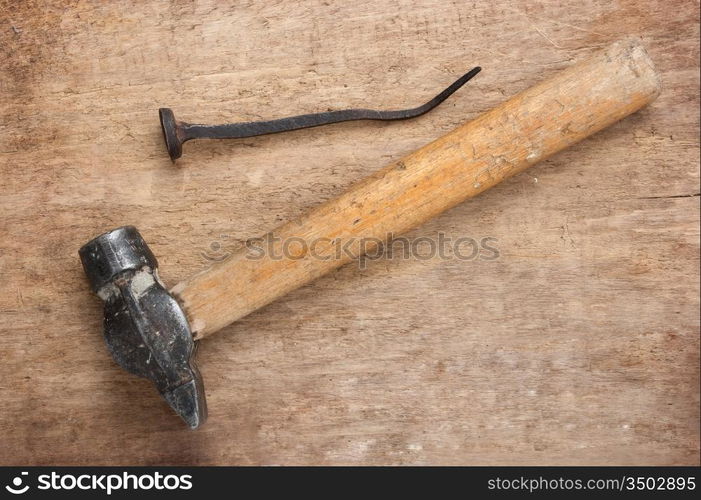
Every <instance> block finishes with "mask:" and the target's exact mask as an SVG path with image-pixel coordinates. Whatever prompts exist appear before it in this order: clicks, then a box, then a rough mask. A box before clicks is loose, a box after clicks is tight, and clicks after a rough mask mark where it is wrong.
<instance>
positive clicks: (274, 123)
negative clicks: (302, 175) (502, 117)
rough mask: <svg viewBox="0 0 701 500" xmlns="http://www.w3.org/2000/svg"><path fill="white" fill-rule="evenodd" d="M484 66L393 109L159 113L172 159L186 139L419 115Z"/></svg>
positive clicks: (164, 110) (252, 134) (240, 136)
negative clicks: (199, 116) (205, 121)
mask: <svg viewBox="0 0 701 500" xmlns="http://www.w3.org/2000/svg"><path fill="white" fill-rule="evenodd" d="M481 70H482V68H480V67H479V66H476V67H474V68H472V69H471V70H470V71H468V72H467V73H465V74H464V75H462V76H461V77H460V78H458V79H457V80H455V81H454V82H453V83H452V84H451V85H450V86H448V87H447V88H446V89H445V90H443V91H442V92H441V93H440V94H438V95H437V96H435V97H434V98H433V99H431V100H430V101H428V102H426V103H424V104H422V105H420V106H417V107H414V108H408V109H399V110H392V111H380V110H375V109H364V108H358V109H342V110H336V111H325V112H323V113H309V114H304V115H297V116H290V117H287V118H279V119H277V120H266V121H255V122H240V123H227V124H224V125H201V124H195V123H186V122H182V121H179V120H176V119H175V114H174V113H173V111H172V110H171V109H170V108H160V109H159V110H158V113H159V116H160V119H161V127H162V128H163V138H164V140H165V143H166V148H167V149H168V154H169V155H170V159H171V160H173V161H175V160H177V159H178V158H180V157H181V156H182V154H183V148H182V145H183V143H185V142H187V141H190V140H193V139H243V138H245V137H255V136H259V135H268V134H278V133H280V132H289V131H291V130H299V129H303V128H311V127H319V126H322V125H330V124H332V123H340V122H349V121H355V120H375V121H396V120H407V119H409V118H416V117H418V116H421V115H423V114H426V113H428V112H429V111H431V110H432V109H434V108H435V107H436V106H438V105H439V104H441V103H442V102H443V101H445V100H446V99H447V98H448V97H450V96H451V95H453V94H454V93H455V92H456V91H457V90H458V89H459V88H460V87H462V86H463V85H465V84H466V83H467V82H469V81H470V80H471V79H472V78H473V77H475V76H476V75H477V73H479V72H480V71H481Z"/></svg>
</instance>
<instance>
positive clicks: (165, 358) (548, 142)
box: [80, 38, 660, 429]
mask: <svg viewBox="0 0 701 500" xmlns="http://www.w3.org/2000/svg"><path fill="white" fill-rule="evenodd" d="M659 93H660V79H659V76H658V74H657V72H656V71H655V69H654V67H653V64H652V62H651V60H650V58H649V56H648V54H647V53H646V51H645V49H644V48H643V47H642V45H641V43H640V41H639V40H638V39H636V38H626V39H624V40H621V41H618V42H616V43H613V44H612V45H610V46H608V47H607V48H605V49H603V50H601V51H599V52H597V53H595V54H594V55H592V56H591V57H589V58H588V59H586V60H584V61H582V62H579V63H578V64H575V65H573V66H571V67H570V68H568V69H566V70H563V71H561V72H560V73H558V74H556V75H555V76H553V77H551V78H549V79H547V80H545V81H543V82H542V83H540V84H538V85H536V86H534V87H532V88H530V89H528V90H526V91H524V92H522V93H520V94H518V95H516V96H515V97H513V98H511V99H510V100H508V101H507V102H505V103H503V104H501V105H500V106H498V107H497V108H495V109H493V110H491V111H488V112H486V113H484V114H482V115H481V116H479V117H477V118H476V119H474V120H472V121H470V122H468V123H466V124H464V125H461V126H460V127H458V128H456V129H455V130H453V131H452V132H450V133H448V134H447V135H445V136H443V137H441V138H439V139H437V140H435V141H433V142H431V143H430V144H428V145H426V146H424V147H423V148H421V149H419V150H417V151H415V152H413V153H411V154H409V155H407V156H405V157H404V158H402V159H401V160H399V161H396V162H394V163H392V164H390V165H388V166H387V167H385V168H384V169H382V170H380V171H378V172H376V173H375V174H373V175H371V176H369V177H368V178H366V179H365V180H363V181H361V182H360V183H358V184H356V185H354V186H353V187H351V188H350V189H349V190H348V191H346V192H345V193H344V194H342V195H341V196H339V197H338V198H336V199H333V200H331V201H328V202H326V203H324V204H322V205H320V206H319V207H317V208H315V209H314V210H312V211H310V212H309V213H307V214H306V215H304V216H302V217H300V218H299V219H297V220H295V221H293V222H289V223H287V224H284V225H282V226H280V227H278V228H277V229H275V230H274V231H272V233H270V234H269V235H266V238H267V240H268V241H272V242H273V243H272V245H273V246H272V249H271V251H270V252H267V253H266V254H265V255H263V256H262V257H260V258H256V259H251V258H247V255H246V252H245V251H241V252H239V253H236V254H234V255H232V256H230V257H229V258H228V259H226V260H225V261H222V262H219V263H217V264H214V265H213V266H211V267H210V268H208V269H206V270H205V271H202V272H200V273H199V274H196V275H194V276H192V277H191V278H189V279H187V280H185V281H183V282H181V283H179V284H177V285H175V286H174V287H173V288H171V289H170V291H168V290H167V288H166V287H165V285H163V283H162V282H161V281H160V279H159V277H158V273H157V261H156V258H155V257H154V255H153V254H152V253H151V251H150V250H149V249H148V247H147V246H146V243H145V242H144V240H143V239H142V238H141V236H140V235H139V233H138V232H137V230H136V229H135V228H134V227H131V226H125V227H121V228H118V229H115V230H113V231H111V232H109V233H105V234H103V235H101V236H98V237H97V238H95V239H94V240H92V241H90V242H89V243H87V244H86V245H85V246H83V247H82V248H81V249H80V257H81V260H82V263H83V267H84V269H85V272H86V274H87V276H88V278H89V280H90V283H91V285H92V288H93V290H94V291H95V292H96V293H97V294H98V295H99V296H100V297H101V298H102V299H103V300H104V301H105V319H104V330H105V338H106V340H107V346H108V348H109V350H110V352H111V353H112V356H113V357H114V359H115V360H116V361H117V362H118V363H119V364H120V365H121V366H122V367H123V368H125V369H127V370H128V371H130V372H132V373H135V374H137V375H140V376H144V377H148V378H149V379H150V380H152V381H153V382H154V384H155V385H156V388H157V389H158V391H159V392H160V393H161V395H162V396H163V397H164V398H165V399H166V401H167V402H168V403H169V404H170V406H171V407H172V408H173V409H174V410H175V411H176V412H177V413H178V414H179V415H180V416H181V417H182V418H183V419H184V420H185V421H186V422H187V424H188V425H189V426H190V427H191V428H193V429H194V428H197V427H199V426H200V425H201V424H202V423H203V422H204V420H205V418H206V414H207V410H206V403H205V397H204V390H203V387H202V380H201V377H200V375H199V372H198V371H197V367H196V365H195V362H194V359H193V358H194V352H195V344H196V341H198V340H200V339H202V338H204V337H206V336H208V335H210V334H212V333H214V332H216V331H218V330H220V329H222V328H224V327H225V326H227V325H229V324H230V323H232V322H234V321H236V320H238V319H240V318H242V317H243V316H246V315H247V314H249V313H251V312H253V311H255V310H256V309H258V308H260V307H263V306H264V305H266V304H268V303H270V302H272V301H273V300H275V299H277V298H279V297H281V296H282V295H284V294H286V293H287V292H290V291H291V290H294V289H295V288H298V287H300V286H302V285H304V284H306V283H309V282H310V281H312V280H314V279H316V278H318V277H319V276H322V275H323V274H325V273H327V272H329V271H331V270H333V269H336V268H337V267H339V266H341V265H343V264H345V263H347V262H349V261H350V260H351V259H352V255H360V253H361V252H362V251H369V250H372V249H373V245H372V244H371V245H365V244H363V245H361V241H380V240H385V239H386V238H387V235H392V234H394V235H396V234H401V233H402V232H405V231H407V230H409V229H412V228H414V227H416V226H417V225H419V224H421V223H423V222H424V221H426V220H428V219H430V218H431V217H434V216H436V215H438V214H440V213H441V212H443V211H445V210H448V209H449V208H451V207H453V206H455V205H457V204H459V203H461V202H462V201H464V200H466V199H468V198H471V197H473V196H475V195H477V194H479V193H481V192H482V191H485V190H486V189H488V188H490V187H492V186H494V185H496V184H497V183H499V182H501V181H502V180H504V179H506V178H508V177H511V176H512V175H515V174H517V173H519V172H521V171H522V170H524V169H526V168H527V167H529V166H531V165H533V164H535V163H537V162H539V161H540V160H543V159H545V158H547V157H549V156H551V155H552V154H554V153H557V152H558V151H560V150H562V149H564V148H566V147H567V146H570V145H571V144H574V143H576V142H578V141H581V140H582V139H584V138H586V137H588V136H590V135H591V134H594V133H595V132H597V131H599V130H601V129H603V128H605V127H607V126H609V125H611V124H613V123H614V122H616V121H618V120H620V119H622V118H624V117H625V116H627V115H629V114H631V113H633V112H635V111H637V110H639V109H640V108H642V107H644V106H645V105H647V104H649V103H650V102H652V101H653V100H654V99H655V98H656V97H657V95H658V94H659ZM291 238H294V239H295V241H298V242H304V243H305V244H302V245H300V248H301V249H300V251H299V253H298V254H296V255H294V256H292V257H293V258H283V259H279V258H273V257H272V255H280V254H282V253H283V252H282V245H283V242H285V241H289V240H290V239H291ZM320 242H325V244H323V245H322V244H319V243H320ZM312 243H316V244H315V255H314V256H312V255H310V254H309V251H308V249H309V247H310V245H311V244H312ZM336 245H344V248H349V249H350V250H351V252H344V253H342V254H337V252H336ZM346 245H347V246H346ZM324 257H328V258H324Z"/></svg>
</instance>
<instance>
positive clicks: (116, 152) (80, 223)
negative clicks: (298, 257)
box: [0, 0, 699, 465]
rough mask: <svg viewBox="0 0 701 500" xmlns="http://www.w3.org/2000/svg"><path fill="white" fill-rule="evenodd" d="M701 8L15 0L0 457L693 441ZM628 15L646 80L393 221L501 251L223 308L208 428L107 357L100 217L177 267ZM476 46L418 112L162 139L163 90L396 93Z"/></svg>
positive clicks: (391, 455) (435, 131)
mask: <svg viewBox="0 0 701 500" xmlns="http://www.w3.org/2000/svg"><path fill="white" fill-rule="evenodd" d="M507 4H508V5H507ZM698 9H699V5H698V2H697V1H671V2H670V1H669V0H664V1H663V0H660V1H630V0H625V1H624V0H620V1H613V2H612V1H609V0H585V1H581V0H578V1H567V2H542V3H541V2H538V3H536V2H528V1H517V2H508V3H506V2H505V3H503V5H496V2H487V1H473V2H461V1H452V2H449V1H443V0H394V1H388V2H378V1H375V0H357V1H354V2H334V1H318V0H315V1H308V2H307V1H305V2H301V1H300V2H297V1H281V2H253V1H251V2H232V4H231V5H229V6H227V5H225V3H224V2H219V1H215V0H201V1H195V2H190V1H173V2H133V3H131V2H110V3H109V4H108V3H106V2H105V3H103V2H97V1H94V2H76V3H73V2H65V3H64V2H40V1H27V2H12V1H9V0H8V1H5V2H3V6H2V14H1V21H0V53H1V57H0V114H1V117H0V173H1V175H0V375H1V376H0V400H1V401H2V409H1V410H0V464H4V465H7V464H64V465H67V464H698V463H699V262H698V261H699V197H698V193H699V17H698V12H699V11H698ZM631 33H637V34H639V35H641V36H642V38H643V40H644V42H645V44H646V46H647V47H648V49H649V52H650V54H651V56H652V58H653V59H654V61H655V62H656V64H657V66H658V68H659V70H660V71H661V73H662V79H663V85H664V90H663V93H662V95H661V96H660V98H659V99H658V100H657V101H656V102H655V103H654V104H653V105H652V106H651V107H649V108H647V109H645V110H643V111H642V112H640V113H638V114H636V115H634V116H632V117H630V118H628V119H626V120H625V121H624V122H621V123H619V124H617V125H615V126H613V127H612V128H610V129H608V130H606V131H604V132H602V133H600V134H598V135H596V136H595V137H593V138H591V139H589V140H587V141H585V142H583V143H581V144H579V145H577V146H576V147H573V148H571V149H569V150H567V151H566V152H564V153H561V154H559V155H557V156H556V157H554V158H552V159H550V160H549V161H547V162H545V163H543V164H541V165H539V166H536V167H534V168H533V169H531V170H530V171H528V172H527V173H524V174H522V175H520V176H518V177H515V178H513V179H511V180H509V181H507V182H506V183H504V184H502V185H500V186H498V187H497V188H495V189H493V190H491V191H489V192H487V193H485V194H483V195H481V196H480V197H478V198H476V199H473V200H471V201H469V202H467V203H465V204H463V205H461V206H459V207H457V208H456V209H454V210H452V211H450V212H448V213H446V214H444V215H443V216H441V217H439V218H437V219H435V220H434V221H432V222H430V223H429V224H427V225H425V226H423V227H421V228H420V229H418V230H415V231H414V232H412V233H411V234H410V235H409V236H410V237H412V238H418V237H424V236H425V237H434V238H435V237H437V235H438V233H439V232H444V233H445V234H446V236H448V237H451V238H453V239H454V238H458V237H463V236H471V237H475V238H481V237H486V236H491V237H495V238H497V239H498V244H497V245H496V246H497V247H498V249H499V252H500V257H499V259H497V260H495V261H485V260H479V259H478V260H474V261H461V260H457V259H440V258H438V257H435V258H430V259H424V260H421V259H409V260H403V259H400V258H396V257H395V258H394V259H391V260H389V259H381V260H377V261H373V262H370V263H369V264H368V266H367V268H366V269H364V270H362V269H359V267H358V266H357V265H356V266H354V265H350V266H347V267H345V268H343V269H341V270H339V271H338V272H335V273H334V274H332V275H330V276H327V277H324V278H323V279H321V280H319V281H318V282H316V283H315V284H313V285H310V286H307V287H304V288H303V289H300V290H298V291H296V292H294V293H292V294H290V295H289V296H287V297H286V298H285V299H283V300H280V301H278V302H276V303H274V304H272V305H270V306H268V307H266V308H265V309H263V310H260V311H258V312H256V313H254V314H253V315H251V316H249V317H247V318H245V319H244V320H242V321H240V322H238V323H237V324H234V325H232V326H230V327H228V328H226V329H225V330H224V331H223V332H221V333H219V334H217V335H215V336H213V337H212V338H210V339H207V340H206V341H205V342H203V344H202V346H201V350H200V353H199V363H200V366H201V368H202V372H203V375H204V378H205V382H206V387H207V398H208V401H209V406H210V419H209V422H208V423H207V425H206V426H205V427H204V428H203V429H201V430H199V431H197V432H190V431H187V430H186V429H185V428H184V427H183V425H182V424H181V422H180V421H179V420H178V419H177V418H175V417H174V416H173V415H172V414H171V412H170V410H169V408H168V407H167V406H166V405H165V404H164V403H162V402H161V401H160V400H159V398H158V397H157V395H156V394H155V392H154V391H153V389H152V388H151V387H150V385H149V383H148V382H147V381H145V380H141V379H137V378H135V377H133V376H130V375H128V374H126V373H125V372H123V371H122V370H121V369H119V368H118V367H117V366H116V365H115V363H114V362H113V361H112V360H111V359H110V357H109V355H108V353H107V352H106V348H105V345H104V343H103V340H102V335H101V318H102V311H101V302H100V301H99V299H97V298H96V297H94V296H93V295H91V294H90V292H89V290H88V287H87V284H86V281H85V278H84V276H83V273H82V270H81V268H80V263H79V261H78V256H77V250H78V248H79V247H80V245H81V244H83V243H84V242H86V241H87V240H88V239H90V238H91V237H93V236H95V235H97V234H99V233H100V232H102V231H104V230H107V229H110V228H112V227H115V226H119V225H123V224H135V225H137V226H138V227H139V228H140V230H141V231H142V233H143V234H144V236H145V237H146V239H147V241H148V242H149V243H150V245H151V247H152V248H153V250H154V251H155V253H156V255H157V256H158V257H159V260H160V264H161V275H162V277H163V278H164V279H165V281H166V282H167V283H168V284H171V285H172V284H174V283H176V282H177V281H179V280H181V279H183V278H185V277H187V276H188V275H190V274H191V273H193V272H195V271H197V270H199V269H201V268H202V266H204V265H205V264H206V263H207V259H208V258H210V259H211V258H213V257H218V256H220V255H221V254H223V253H224V252H225V251H226V249H227V247H230V246H231V245H233V244H235V243H236V242H240V241H242V240H245V239H247V238H250V237H255V236H259V235H260V234H263V233H264V232H266V231H268V230H269V229H271V228H273V227H274V226H276V225H278V224H279V223H281V222H282V221H285V220H289V219H291V218H293V217H296V216H298V215H300V214H302V213H303V212H304V211H305V210H307V209H309V208H310V207H313V206H314V205H316V204H318V203H320V202H321V201H323V200H326V199H329V198H330V197H332V196H334V195H337V194H339V193H340V192H342V191H343V190H344V188H346V187H347V186H349V185H350V184H351V183H353V182H355V181H357V180H359V179H360V178H362V177H364V176H366V175H367V174H370V173H371V172H373V171H375V170H377V169H378V168H380V167H381V166H383V165H384V164H386V163H388V162H389V161H391V160H394V159H397V158H399V157H400V156H402V155H403V154H405V153H407V152H409V151H411V150H412V149H414V148H416V147H419V146H421V145H423V144H424V143H426V142H428V141H430V140H432V139H434V138H436V137H438V136H439V135H441V134H443V133H445V132H447V131H449V130H451V129H452V128H453V127H455V126H457V125H458V124H460V123H462V122H463V121H465V120H468V119H470V118H472V117H474V116H476V115H478V114H479V113H481V112H483V111H485V110H487V109H489V108H491V107H493V106H495V105H497V104H498V103H500V102H502V101H503V100H505V99H506V98H507V97H508V96H511V95H512V94H514V93H516V92H518V91H520V90H522V89H524V88H526V87H528V86H529V85H531V84H533V83H535V82H537V81H538V80H539V79H541V78H543V77H545V76H547V75H550V74H552V73H553V72H555V71H557V70H558V69H560V68H564V67H566V66H568V65H569V64H570V63H571V62H573V61H575V60H577V59H579V58H582V57H584V56H586V55H587V54H589V53H590V52H591V51H593V50H595V49H596V48H598V47H601V46H603V45H605V44H608V43H609V42H611V41H613V40H615V39H617V38H620V37H622V36H623V35H626V34H631ZM476 64H480V65H482V66H483V68H484V71H483V73H482V74H480V75H479V76H478V77H477V78H476V79H475V80H474V82H472V83H470V84H469V85H468V86H467V87H465V88H464V89H462V90H461V91H459V92H458V93H457V94H456V95H455V96H454V97H453V98H451V99H450V100H449V101H448V102H446V103H445V104H444V105H443V106H442V107H441V108H439V109H437V110H436V111H434V112H433V113H431V114H430V115H428V116H426V117H423V118H420V119H418V120H414V121H411V122H404V123H393V124H379V123H356V124H342V125H336V126H332V127H328V128H322V129H314V130H307V131H299V132H294V133H290V134H287V135H280V136H268V137H262V138H255V139H247V140H240V141H229V142H216V143H213V142H209V143H206V142H200V143H189V144H187V145H186V146H185V155H184V157H183V158H182V160H181V161H179V162H178V163H177V165H175V166H173V165H172V164H171V163H170V161H169V159H168V157H167V156H166V152H165V148H164V146H163V144H162V138H161V132H160V129H159V124H158V117H157V112H156V109H157V108H158V107H160V106H170V107H172V108H174V110H175V112H176V115H177V116H180V117H181V118H183V119H185V120H191V121H202V122H222V121H228V120H233V119H236V120H252V119H262V118H274V117H280V116H285V115H289V114H293V113H301V112H311V111H319V110H326V109H338V108H342V107H349V106H368V107H382V108H396V107H402V106H405V105H413V104H416V103H419V102H421V101H423V100H425V99H426V98H428V97H429V96H432V95H433V94H434V93H435V92H436V91H437V90H439V89H441V88H442V87H444V86H445V85H447V84H448V83H450V82H451V81H452V80H453V79H454V78H456V77H457V76H458V75H459V74H461V73H463V72H464V71H466V70H467V69H469V68H470V67H472V66H473V65H476ZM217 245H219V246H218V247H217ZM242 293H245V290H242Z"/></svg>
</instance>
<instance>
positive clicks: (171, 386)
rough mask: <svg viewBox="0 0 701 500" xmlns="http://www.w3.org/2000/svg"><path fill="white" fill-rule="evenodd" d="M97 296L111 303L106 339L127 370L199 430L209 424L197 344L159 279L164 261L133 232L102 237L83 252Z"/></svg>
mask: <svg viewBox="0 0 701 500" xmlns="http://www.w3.org/2000/svg"><path fill="white" fill-rule="evenodd" d="M79 254H80V258H81V261H82V263H83V268H84V269H85V273H86V274H87V276H88V278H89V280H90V284H91V285H92V288H93V290H94V291H95V292H96V293H97V294H98V295H99V296H100V298H102V300H104V301H105V320H104V333H105V340H106V341H107V347H108V349H109V351H110V353H111V354H112V357H113V358H114V359H115V361H117V363H119V365H120V366H121V367H122V368H124V369H125V370H127V371H129V372H131V373H134V374H135V375H139V376H142V377H146V378H148V379H149V380H151V381H152V382H153V383H154V384H155V385H156V388H157V389H158V392H160V393H161V395H162V396H163V397H164V398H165V400H166V401H167V402H168V404H169V405H170V406H171V408H173V410H175V412H176V413H177V414H178V415H180V416H181V417H182V418H183V420H185V422H186V423H187V424H188V425H189V426H190V428H192V429H195V428H197V427H199V426H200V425H201V424H202V423H203V422H204V421H205V419H206V418H207V405H206V402H205V396H204V389H203V386H202V378H201V376H200V373H199V370H198V369H197V366H196V365H195V362H194V353H195V348H196V344H195V342H194V341H193V339H192V334H191V332H190V327H189V325H188V322H187V319H186V318H185V314H184V313H183V311H182V309H181V308H180V306H179V305H178V303H177V302H176V301H175V299H174V298H173V297H172V296H171V295H170V294H169V293H168V291H167V290H166V289H165V287H164V286H163V284H162V283H161V282H160V280H159V279H158V261H157V260H156V257H155V256H154V255H153V253H151V250H150V249H149V248H148V246H147V245H146V243H145V242H144V240H143V238H142V237H141V235H140V234H139V232H138V231H137V230H136V228H134V227H132V226H125V227H121V228H118V229H115V230H114V231H111V232H109V233H105V234H103V235H101V236H98V237H97V238H95V239H94V240H92V241H90V242H89V243H87V244H86V245H85V246H83V247H82V248H81V249H80V252H79Z"/></svg>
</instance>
